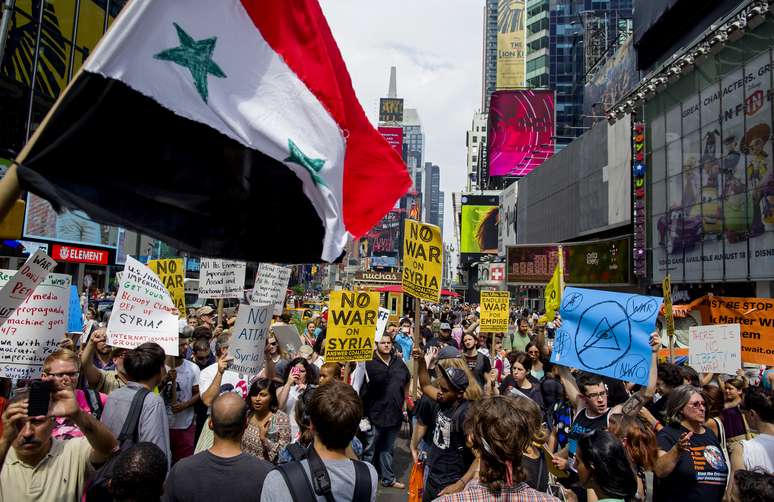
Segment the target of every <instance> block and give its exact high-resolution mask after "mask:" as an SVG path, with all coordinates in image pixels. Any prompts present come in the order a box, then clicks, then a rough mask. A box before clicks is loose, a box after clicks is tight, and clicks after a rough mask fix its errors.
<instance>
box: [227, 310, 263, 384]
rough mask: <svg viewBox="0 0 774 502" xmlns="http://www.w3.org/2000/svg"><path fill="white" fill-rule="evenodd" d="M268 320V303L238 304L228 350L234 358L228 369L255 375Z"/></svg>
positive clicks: (258, 366) (261, 354)
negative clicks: (259, 304) (260, 304)
mask: <svg viewBox="0 0 774 502" xmlns="http://www.w3.org/2000/svg"><path fill="white" fill-rule="evenodd" d="M270 322H271V306H270V305H264V306H258V305H240V306H239V311H237V319H236V322H235V323H234V328H233V329H232V331H231V342H230V347H229V351H228V353H229V355H230V356H232V357H233V358H234V361H233V362H232V363H231V366H230V367H229V369H230V370H232V371H236V372H238V373H245V374H247V375H257V374H258V372H259V371H261V368H262V367H263V351H264V348H265V347H266V335H267V333H268V328H269V323H270Z"/></svg>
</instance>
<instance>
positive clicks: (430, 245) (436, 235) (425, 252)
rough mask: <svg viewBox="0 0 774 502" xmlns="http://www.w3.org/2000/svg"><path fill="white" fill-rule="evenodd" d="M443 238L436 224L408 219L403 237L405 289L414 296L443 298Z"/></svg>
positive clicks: (426, 298)
mask: <svg viewBox="0 0 774 502" xmlns="http://www.w3.org/2000/svg"><path fill="white" fill-rule="evenodd" d="M442 271H443V240H442V239H441V229H440V228H438V227H437V226H435V225H428V224H427V223H420V222H418V221H415V220H406V226H405V232H404V237H403V276H402V279H401V284H402V285H403V292H404V293H408V294H410V295H411V296H413V297H414V298H419V299H421V300H427V301H429V302H438V301H440V299H441V273H442Z"/></svg>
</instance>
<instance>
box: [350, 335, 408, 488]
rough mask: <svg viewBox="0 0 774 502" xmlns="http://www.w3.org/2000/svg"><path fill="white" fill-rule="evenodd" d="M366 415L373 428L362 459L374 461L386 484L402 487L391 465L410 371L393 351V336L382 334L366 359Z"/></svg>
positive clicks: (369, 433)
mask: <svg viewBox="0 0 774 502" xmlns="http://www.w3.org/2000/svg"><path fill="white" fill-rule="evenodd" d="M365 378H366V383H365V392H364V393H362V396H363V411H364V416H365V417H366V418H368V421H369V423H370V424H371V429H370V431H369V432H368V433H367V436H368V441H367V443H366V446H365V451H364V452H363V460H365V461H366V462H370V463H372V464H374V466H375V467H376V469H377V471H378V472H379V478H380V480H381V483H382V486H383V487H389V488H398V489H403V488H405V487H406V486H405V485H404V484H403V483H401V482H400V481H398V480H396V479H395V474H394V472H393V468H392V458H393V451H394V448H395V440H396V439H397V437H398V432H400V427H401V425H402V424H403V405H404V402H405V400H406V397H407V396H408V392H409V385H410V383H411V374H410V373H409V370H408V368H407V367H406V364H405V363H404V362H403V360H402V359H400V358H399V357H397V356H396V355H395V353H394V351H393V344H392V338H391V337H390V335H388V334H387V333H385V334H383V335H382V337H381V339H380V340H379V343H378V344H376V350H375V351H374V356H373V359H372V360H370V361H368V362H366V363H365Z"/></svg>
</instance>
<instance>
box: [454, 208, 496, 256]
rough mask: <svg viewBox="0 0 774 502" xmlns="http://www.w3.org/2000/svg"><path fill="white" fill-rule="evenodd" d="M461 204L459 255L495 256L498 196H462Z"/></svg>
mask: <svg viewBox="0 0 774 502" xmlns="http://www.w3.org/2000/svg"><path fill="white" fill-rule="evenodd" d="M461 202H462V205H461V219H462V221H461V224H460V253H463V254H497V237H498V231H497V225H498V223H499V213H500V198H499V196H497V195H463V196H462V198H461Z"/></svg>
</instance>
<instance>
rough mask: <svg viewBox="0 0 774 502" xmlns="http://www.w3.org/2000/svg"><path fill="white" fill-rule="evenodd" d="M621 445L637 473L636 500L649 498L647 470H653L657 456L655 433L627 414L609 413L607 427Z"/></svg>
mask: <svg viewBox="0 0 774 502" xmlns="http://www.w3.org/2000/svg"><path fill="white" fill-rule="evenodd" d="M608 430H609V431H610V432H611V433H612V434H614V435H615V436H616V437H617V438H618V440H619V441H621V444H622V445H623V447H624V449H625V450H626V453H627V454H628V455H629V458H630V459H631V461H632V466H633V467H634V470H635V473H636V474H637V496H636V499H637V500H649V495H648V483H647V479H646V477H645V473H646V472H647V471H653V468H654V467H655V465H656V458H657V457H658V449H657V447H656V434H655V433H654V432H653V429H652V428H651V427H646V426H645V425H644V424H643V423H642V421H640V420H638V419H637V418H635V417H630V416H628V415H621V414H618V415H611V416H610V424H609V429H608Z"/></svg>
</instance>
